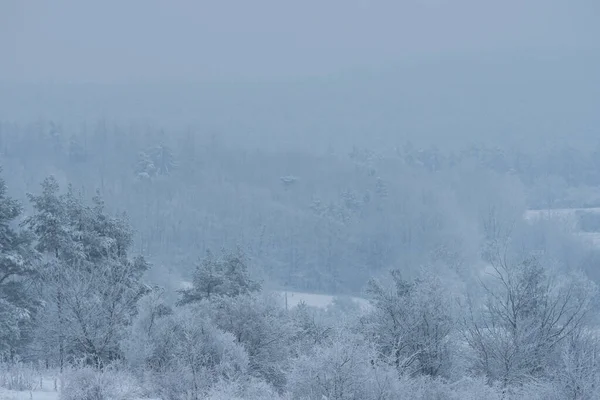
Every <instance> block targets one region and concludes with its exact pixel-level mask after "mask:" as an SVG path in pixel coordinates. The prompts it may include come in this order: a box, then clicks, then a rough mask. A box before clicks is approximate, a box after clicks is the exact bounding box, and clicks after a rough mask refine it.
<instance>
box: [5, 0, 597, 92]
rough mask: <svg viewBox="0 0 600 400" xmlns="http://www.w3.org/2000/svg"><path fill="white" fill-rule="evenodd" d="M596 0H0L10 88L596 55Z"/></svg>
mask: <svg viewBox="0 0 600 400" xmlns="http://www.w3.org/2000/svg"><path fill="white" fill-rule="evenodd" d="M599 18H600V2H599V1H597V0H564V1H558V0H395V1H377V0H373V1H368V0H314V1H313V0H302V1H285V0H278V1H275V0H273V1H271V0H269V1H267V0H238V1H230V0H214V1H202V0H195V1H193V0H189V1H183V0H171V1H167V0H163V1H157V0H102V1H92V0H89V1H86V0H71V1H67V0H53V1H49V0H38V1H34V0H31V1H25V0H0V50H1V51H0V54H1V56H0V57H1V58H2V61H1V62H0V81H5V82H6V81H8V82H40V81H42V82H102V83H107V82H112V83H121V82H149V81H151V82H163V81H167V82H172V81H184V82H185V81H212V80H255V79H259V80H264V79H280V78H283V79H286V78H292V77H293V78H295V77H303V76H314V75H323V74H332V73H337V72H340V71H347V70H352V69H355V68H371V69H373V68H374V69H377V68H380V67H385V66H389V65H393V64H396V63H402V62H406V61H407V60H409V61H410V60H419V59H421V58H429V59H431V57H434V58H439V59H440V60H443V59H444V58H446V57H452V56H454V55H464V54H471V55H472V54H478V53H483V52H485V53H498V54H503V53H505V52H511V51H544V52H547V51H550V52H557V53H560V52H565V53H573V52H582V53H584V52H585V53H590V52H597V51H598V49H599V46H600V45H599V42H600V40H599V38H600V24H598V20H599Z"/></svg>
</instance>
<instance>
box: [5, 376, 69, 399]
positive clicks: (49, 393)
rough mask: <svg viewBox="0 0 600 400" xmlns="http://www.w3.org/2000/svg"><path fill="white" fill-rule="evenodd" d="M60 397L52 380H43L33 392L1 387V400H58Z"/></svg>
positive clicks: (36, 385)
mask: <svg viewBox="0 0 600 400" xmlns="http://www.w3.org/2000/svg"><path fill="white" fill-rule="evenodd" d="M36 381H37V380H36ZM58 397H59V396H58V392H57V391H56V390H55V388H54V379H52V378H43V379H41V380H40V383H39V384H35V385H34V388H33V390H22V391H17V390H8V389H5V388H2V387H0V400H58Z"/></svg>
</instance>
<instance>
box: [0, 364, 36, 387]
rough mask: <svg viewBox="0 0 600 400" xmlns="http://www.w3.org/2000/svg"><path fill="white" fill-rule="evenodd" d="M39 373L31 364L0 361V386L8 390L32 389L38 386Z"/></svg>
mask: <svg viewBox="0 0 600 400" xmlns="http://www.w3.org/2000/svg"><path fill="white" fill-rule="evenodd" d="M40 379H41V375H40V373H39V371H38V370H37V369H36V368H35V367H33V366H32V365H31V364H25V363H21V362H14V363H8V362H6V363H4V362H0V387H2V388H5V389H8V390H19V391H23V390H34V389H36V388H38V387H39V386H40Z"/></svg>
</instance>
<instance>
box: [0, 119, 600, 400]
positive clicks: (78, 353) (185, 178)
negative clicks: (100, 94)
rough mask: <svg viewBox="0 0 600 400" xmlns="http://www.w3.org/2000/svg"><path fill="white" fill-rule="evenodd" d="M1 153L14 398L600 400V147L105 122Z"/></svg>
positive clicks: (26, 134) (11, 141)
mask: <svg viewBox="0 0 600 400" xmlns="http://www.w3.org/2000/svg"><path fill="white" fill-rule="evenodd" d="M0 140H1V142H0V143H1V154H2V165H3V171H2V179H3V182H5V183H4V184H3V185H2V186H1V188H2V190H1V191H0V216H1V218H2V219H1V221H0V222H1V223H0V226H1V228H2V235H1V238H2V247H1V251H2V254H1V255H2V258H1V264H0V265H1V267H2V270H1V272H2V275H1V276H0V293H2V303H1V306H2V307H1V312H2V317H3V318H2V325H1V327H2V330H1V335H0V338H1V341H0V343H1V344H2V347H1V352H2V357H3V364H2V366H3V368H4V372H3V374H4V375H3V376H2V380H0V384H4V385H5V386H6V387H8V388H12V389H16V388H21V389H23V388H25V389H27V388H31V390H33V389H34V388H36V387H38V386H40V382H46V385H45V386H46V387H47V388H51V389H53V388H55V387H56V390H57V391H61V390H62V396H63V397H62V398H66V399H79V398H81V399H86V398H91V397H89V396H92V394H91V393H92V392H93V391H95V390H99V391H100V392H101V393H102V395H103V396H104V397H102V398H123V399H125V398H134V397H135V396H137V397H138V398H145V397H147V398H161V399H199V398H211V399H213V398H214V399H226V398H227V399H230V398H243V399H246V398H248V399H262V398H265V399H266V398H270V399H271V398H291V399H319V400H320V399H323V398H327V399H397V398H398V399H402V398H406V399H419V398H422V399H432V398H449V399H454V398H455V399H465V398H467V399H468V398H473V399H480V398H490V399H494V398H498V399H500V398H514V399H519V398H523V399H525V398H527V399H532V398H540V399H551V398H556V399H567V398H572V399H593V398H596V397H597V396H598V390H599V388H598V383H599V379H600V368H599V366H598V364H597V363H598V361H597V355H598V354H597V352H598V350H600V347H599V346H600V338H599V337H598V335H597V326H596V324H597V322H598V319H597V316H598V305H597V304H598V301H597V295H596V284H597V283H598V282H599V279H600V275H599V274H598V272H597V263H598V260H599V258H600V249H598V248H597V247H596V246H595V245H594V244H593V243H590V242H588V241H586V240H583V239H582V237H581V235H580V233H581V232H584V231H586V232H593V231H594V230H595V229H596V222H595V221H596V218H597V217H595V216H596V215H597V214H596V213H595V209H594V208H591V207H590V206H594V205H597V203H595V201H596V200H595V198H594V196H593V193H594V191H595V186H596V185H597V183H598V180H600V175H599V174H598V173H597V172H596V171H597V167H596V165H597V160H598V156H597V154H598V153H597V152H596V151H595V150H593V149H591V150H589V151H581V150H575V149H572V148H568V147H566V146H564V145H563V146H562V147H556V148H551V149H548V150H544V151H540V152H538V153H527V152H520V151H518V150H514V149H502V148H500V147H493V148H490V147H485V146H469V147H467V148H465V149H463V150H459V151H456V152H455V151H443V150H438V149H436V148H417V147H415V146H411V145H410V143H407V144H403V145H400V146H398V147H397V148H394V149H392V150H390V151H389V152H376V151H371V150H369V149H364V148H353V149H350V151H349V152H346V153H343V152H338V151H335V149H331V150H330V151H329V152H326V153H323V154H310V153H303V152H295V153H294V152H287V153H283V152H279V153H278V152H267V151H260V150H258V149H256V150H248V149H245V148H241V147H236V146H233V145H225V144H223V143H221V142H220V141H219V137H218V136H215V135H210V134H209V135H203V134H202V133H198V132H190V131H188V130H185V131H182V132H178V131H170V132H169V133H168V134H167V133H166V131H165V130H162V129H154V128H151V127H150V128H148V127H146V128H142V127H130V128H129V130H127V131H126V130H124V129H122V128H120V127H119V126H118V125H111V124H108V123H107V122H106V121H103V120H100V121H97V122H96V123H94V124H93V125H91V126H90V127H83V128H81V129H78V130H75V131H71V132H69V131H67V130H66V129H64V128H62V127H61V125H60V124H59V123H57V122H54V121H47V122H44V121H41V120H40V121H36V122H34V123H31V124H28V125H19V124H10V123H3V124H2V125H1V131H0ZM549 171H552V173H550V172H549ZM543 182H562V186H558V185H550V184H543ZM586 187H587V188H588V189H585V188H586ZM558 205H560V206H562V207H563V209H562V210H558V211H562V212H556V213H552V212H550V208H551V207H553V206H554V207H556V206H558ZM577 207H578V209H577V210H575V208H577ZM586 207H587V208H586ZM528 208H529V209H530V210H529V211H528ZM541 208H544V209H546V210H547V211H546V212H544V211H532V210H533V209H536V210H539V209H541ZM565 208H573V209H574V211H573V212H572V213H571V215H570V217H569V218H567V217H566V215H567V214H568V213H566V211H565ZM586 209H587V210H590V211H587V212H586V211H585V210H586ZM310 293H314V294H315V295H314V296H313V297H314V299H317V298H318V296H317V295H316V294H327V295H329V296H331V297H332V298H333V301H328V302H324V301H322V300H321V301H322V303H321V304H320V303H319V301H316V302H315V301H312V300H314V299H313V297H311V295H310ZM303 296H304V297H303ZM302 299H304V301H303V300H302ZM353 299H358V301H353ZM19 368H20V369H19ZM23 369H25V370H28V371H29V374H24V373H23V372H22V370H23ZM15 370H16V371H17V373H19V374H21V375H18V376H17V377H12V375H11V371H15ZM27 377H28V378H27ZM50 377H54V379H56V380H57V382H56V383H53V382H52V379H51V378H50ZM40 379H41V380H40ZM44 379H45V380H46V381H44ZM38 381H39V382H38ZM42 386H43V385H42ZM111 391H115V393H111ZM86 396H88V397H86ZM110 396H116V397H110ZM119 396H121V397H119ZM128 396H129V397H128Z"/></svg>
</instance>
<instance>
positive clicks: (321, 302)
mask: <svg viewBox="0 0 600 400" xmlns="http://www.w3.org/2000/svg"><path fill="white" fill-rule="evenodd" d="M277 293H279V294H280V295H281V296H283V298H284V299H285V298H286V294H287V304H288V307H290V308H293V307H296V306H297V305H298V304H300V303H302V302H303V303H305V304H306V305H307V306H311V307H318V308H327V307H328V306H330V305H332V304H333V300H334V299H335V298H336V296H331V295H327V294H315V293H306V292H285V291H278V292H277ZM347 298H348V299H350V300H352V301H353V302H355V303H356V304H358V306H359V307H360V308H361V309H362V310H368V309H369V307H370V304H369V301H368V300H366V299H363V298H360V297H347Z"/></svg>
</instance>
